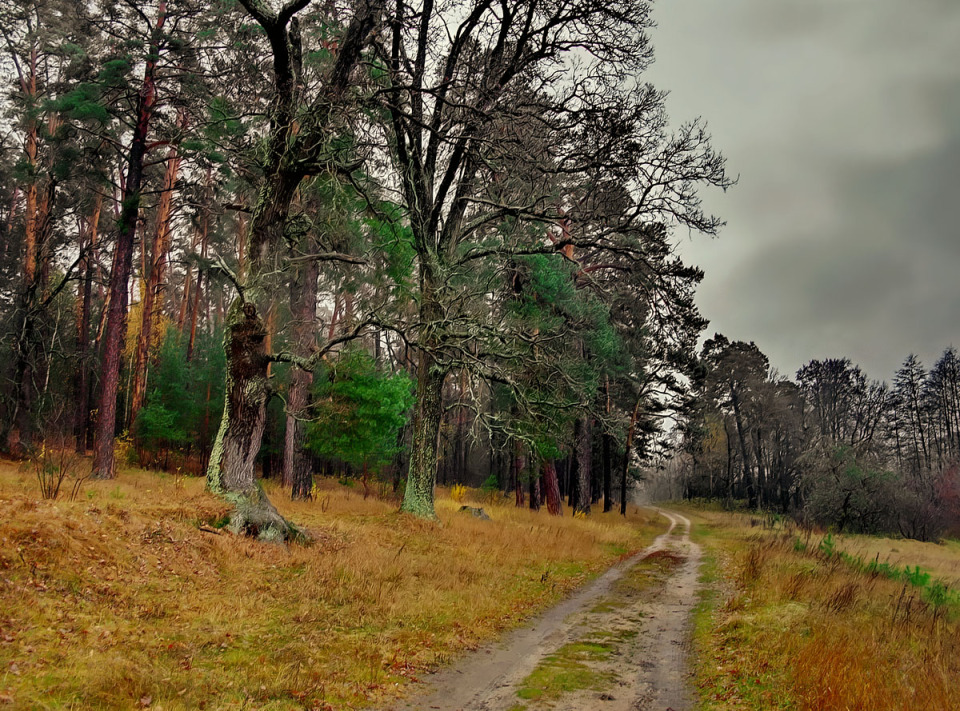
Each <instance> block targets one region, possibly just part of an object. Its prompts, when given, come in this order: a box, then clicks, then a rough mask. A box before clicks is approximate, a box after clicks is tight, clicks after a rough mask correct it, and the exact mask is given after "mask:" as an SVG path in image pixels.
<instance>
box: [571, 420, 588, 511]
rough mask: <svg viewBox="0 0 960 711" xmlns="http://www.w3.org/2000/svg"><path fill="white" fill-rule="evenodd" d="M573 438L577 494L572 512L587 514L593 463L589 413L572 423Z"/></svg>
mask: <svg viewBox="0 0 960 711" xmlns="http://www.w3.org/2000/svg"><path fill="white" fill-rule="evenodd" d="M574 440H575V446H576V458H577V496H576V500H575V503H574V506H573V512H574V514H578V513H582V514H589V513H590V499H591V474H592V472H591V465H592V463H593V462H592V459H593V448H592V444H593V442H592V440H593V437H592V428H591V426H590V416H589V415H585V416H584V417H581V418H580V419H578V420H577V421H576V423H575V424H574Z"/></svg>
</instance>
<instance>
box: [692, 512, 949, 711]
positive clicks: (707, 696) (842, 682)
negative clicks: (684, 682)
mask: <svg viewBox="0 0 960 711" xmlns="http://www.w3.org/2000/svg"><path fill="white" fill-rule="evenodd" d="M704 516H706V517H708V518H709V521H710V529H711V532H712V536H713V539H714V540H715V541H718V543H717V544H716V545H715V546H714V549H713V551H712V554H713V555H716V556H717V557H718V558H719V559H720V560H722V561H724V562H723V563H722V564H721V566H720V567H721V568H722V570H723V572H724V576H723V578H724V581H725V582H724V583H722V584H717V585H716V586H715V587H718V588H720V589H722V590H723V594H722V596H721V598H720V599H721V600H722V602H718V603H717V605H716V606H715V607H714V608H713V610H712V613H708V618H707V619H706V621H705V620H701V621H700V622H701V624H700V625H699V627H698V634H697V644H698V648H699V650H700V654H701V660H700V663H699V668H698V682H699V684H700V688H701V691H702V696H703V700H704V708H708V709H729V708H784V709H786V708H790V709H794V708H795V709H824V710H826V709H871V710H873V709H876V710H880V711H882V710H887V709H890V710H892V709H898V710H899V709H954V708H960V623H958V620H957V607H956V604H955V602H954V600H955V596H954V594H953V593H952V592H950V591H949V588H947V586H946V585H945V584H944V583H943V582H937V581H935V580H933V579H932V577H931V575H930V574H929V572H927V571H923V570H921V569H919V568H916V567H913V566H911V567H909V568H908V567H907V566H893V565H890V564H887V565H886V567H884V564H881V563H880V562H879V557H876V558H875V559H874V561H872V564H871V561H864V560H863V559H862V558H858V557H856V556H852V555H850V554H847V553H842V552H841V551H840V550H839V548H838V544H837V542H836V540H835V539H833V538H824V539H823V541H822V542H821V543H820V545H818V546H808V545H806V544H803V543H802V542H800V543H799V544H798V539H797V538H796V536H795V535H792V534H789V533H786V534H783V533H777V534H757V533H756V531H755V530H751V529H750V528H748V527H746V526H744V525H743V524H742V523H741V522H739V521H737V520H736V519H735V518H731V517H723V516H722V515H719V514H704Z"/></svg>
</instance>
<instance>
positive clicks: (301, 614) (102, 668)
mask: <svg viewBox="0 0 960 711" xmlns="http://www.w3.org/2000/svg"><path fill="white" fill-rule="evenodd" d="M268 489H269V486H268ZM269 493H270V494H271V496H272V498H273V500H274V501H275V502H276V503H277V504H278V507H279V508H280V510H281V512H282V513H283V514H284V515H286V516H288V517H290V518H291V519H292V520H293V521H295V522H297V523H298V524H300V525H302V526H304V527H306V528H307V529H308V530H309V531H310V532H311V533H312V534H313V535H314V538H315V540H316V543H315V544H314V545H312V546H310V547H300V546H291V547H288V548H284V547H279V546H275V545H264V544H259V543H256V542H253V541H249V540H245V539H238V538H235V537H232V536H230V535H228V534H226V533H218V532H217V529H216V528H215V527H213V526H211V525H209V524H211V523H213V522H215V521H217V520H218V519H220V518H222V516H223V514H224V513H225V507H224V505H223V504H222V502H221V501H219V500H218V499H216V498H213V497H210V496H209V495H207V494H205V493H204V492H203V490H202V481H200V480H197V479H183V478H180V477H170V476H164V475H157V474H155V473H145V472H130V473H126V474H123V475H122V476H121V477H120V478H119V479H117V480H114V481H111V482H94V481H91V482H88V484H87V486H86V489H85V490H84V492H83V495H82V496H81V497H80V498H79V500H77V501H74V502H66V501H45V500H38V498H37V491H36V484H35V483H34V482H32V481H31V479H30V478H29V477H28V476H27V475H26V473H19V474H18V473H17V472H16V470H15V469H13V468H11V467H8V466H4V465H0V698H2V699H4V700H6V699H10V700H12V701H11V703H13V705H14V707H26V708H31V707H38V708H46V707H62V708H71V707H72V708H133V707H136V706H138V705H140V706H150V707H162V708H164V709H195V708H204V707H206V708H216V709H234V708H236V709H239V708H270V709H302V708H354V707H357V706H359V705H362V704H364V703H376V702H378V701H381V700H383V699H386V698H390V697H393V696H395V695H397V694H399V693H402V691H403V688H404V687H405V686H406V685H407V684H408V683H409V682H410V681H411V680H412V679H416V678H418V677H420V676H422V674H423V673H424V672H425V671H426V670H428V669H431V668H433V667H435V666H437V665H439V664H443V663H445V662H447V661H449V660H450V659H452V658H453V657H455V656H456V655H457V654H459V653H461V652H462V651H463V650H465V649H469V648H472V647H475V646H476V645H478V644H480V643H482V642H483V641H485V640H487V639H490V638H491V637H492V636H493V635H495V634H497V633H498V632H499V631H501V630H503V629H504V628H507V627H510V626H513V625H516V624H518V623H519V621H521V620H522V619H524V618H525V617H527V616H529V615H530V614H532V613H534V612H536V611H537V610H539V609H541V608H543V607H544V606H546V605H549V604H550V603H552V602H554V601H556V600H557V599H559V598H560V597H561V596H562V595H564V594H565V593H567V592H568V591H569V590H571V589H572V588H573V587H575V586H577V585H578V584H580V583H582V582H583V581H584V580H586V579H587V578H588V577H590V576H591V575H593V574H595V573H597V572H599V571H600V570H602V569H603V568H604V567H606V566H607V565H609V564H610V563H612V562H613V561H614V560H615V559H616V558H617V557H618V555H617V553H615V552H614V549H616V548H617V547H618V546H626V547H627V548H628V549H630V550H636V549H639V548H641V547H643V546H644V545H645V544H646V543H648V542H649V541H650V540H651V539H652V537H653V536H654V535H655V534H656V533H657V532H659V530H661V529H662V524H660V522H659V521H656V517H655V515H653V514H650V513H643V512H637V511H632V512H631V514H630V516H628V517H627V520H623V519H621V518H620V517H619V516H614V515H607V516H602V515H601V516H594V517H591V518H589V519H587V520H585V521H575V520H573V518H572V517H571V516H569V515H568V516H565V517H564V518H562V519H558V518H554V517H550V516H548V515H546V513H545V512H544V513H542V514H539V515H538V514H535V513H531V512H529V511H527V510H518V509H515V508H513V507H512V506H511V507H499V506H491V505H490V504H486V509H487V511H488V512H489V513H490V515H491V517H492V518H493V520H492V521H481V520H479V519H476V518H474V517H473V516H469V515H466V514H460V513H458V511H457V510H458V509H459V504H457V503H456V502H454V501H453V500H451V499H450V498H449V497H448V495H447V494H446V493H445V492H440V495H439V497H438V514H439V516H440V519H441V523H427V522H423V521H419V520H416V519H412V518H410V517H407V516H403V515H399V514H397V513H396V504H395V503H392V502H389V501H381V500H378V499H376V498H372V497H371V498H368V499H364V498H363V497H362V495H361V494H360V493H359V492H353V491H352V490H350V489H348V488H346V487H342V486H339V485H337V484H335V483H331V482H321V483H320V484H319V485H318V487H317V489H316V492H315V494H316V496H315V499H314V500H313V501H309V502H289V501H286V500H285V498H286V497H285V496H284V494H283V492H281V491H277V490H270V491H269Z"/></svg>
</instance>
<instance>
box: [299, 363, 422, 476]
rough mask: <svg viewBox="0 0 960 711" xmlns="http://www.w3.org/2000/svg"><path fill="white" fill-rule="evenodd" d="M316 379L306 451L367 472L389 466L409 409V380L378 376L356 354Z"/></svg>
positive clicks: (403, 376)
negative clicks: (338, 460) (314, 402)
mask: <svg viewBox="0 0 960 711" xmlns="http://www.w3.org/2000/svg"><path fill="white" fill-rule="evenodd" d="M318 375H319V376H320V377H318V379H317V380H318V383H317V385H316V387H315V390H314V396H315V400H316V404H315V405H314V408H313V419H312V420H311V422H310V424H309V426H308V428H307V448H308V449H309V450H311V451H312V452H315V453H316V454H318V455H320V456H324V457H335V458H337V459H340V460H341V461H343V462H346V463H347V464H350V465H351V466H354V467H357V468H363V469H365V470H371V469H372V470H377V469H379V468H380V467H381V466H383V465H385V464H387V463H388V462H389V461H390V460H391V458H392V457H393V456H394V455H395V454H396V453H397V451H398V449H399V448H398V446H397V433H398V432H399V430H400V428H401V427H403V426H404V425H405V424H406V422H407V413H408V412H409V410H410V408H411V406H412V405H413V401H414V397H413V393H412V386H413V383H412V381H411V380H410V378H409V376H407V375H406V374H405V373H397V374H393V375H390V374H387V373H384V372H382V371H380V370H379V369H378V368H377V366H376V363H375V362H374V360H373V358H372V357H371V356H370V355H369V354H368V353H366V352H365V351H362V350H358V349H349V350H346V351H345V352H344V353H343V354H342V355H341V357H340V359H339V361H337V363H336V364H334V365H333V366H332V368H331V369H330V370H329V371H328V372H327V373H325V374H324V373H320V374H318ZM324 375H325V376H326V377H324Z"/></svg>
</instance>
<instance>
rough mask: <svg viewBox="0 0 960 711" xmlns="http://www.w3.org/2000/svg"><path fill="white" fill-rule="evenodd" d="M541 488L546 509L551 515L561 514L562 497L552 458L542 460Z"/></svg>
mask: <svg viewBox="0 0 960 711" xmlns="http://www.w3.org/2000/svg"><path fill="white" fill-rule="evenodd" d="M543 488H544V494H545V496H546V499H547V511H548V512H549V513H550V515H551V516H563V499H562V498H561V497H560V483H559V481H558V479H557V467H556V465H555V464H554V461H553V460H552V459H545V460H544V461H543Z"/></svg>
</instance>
